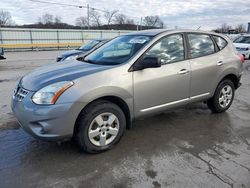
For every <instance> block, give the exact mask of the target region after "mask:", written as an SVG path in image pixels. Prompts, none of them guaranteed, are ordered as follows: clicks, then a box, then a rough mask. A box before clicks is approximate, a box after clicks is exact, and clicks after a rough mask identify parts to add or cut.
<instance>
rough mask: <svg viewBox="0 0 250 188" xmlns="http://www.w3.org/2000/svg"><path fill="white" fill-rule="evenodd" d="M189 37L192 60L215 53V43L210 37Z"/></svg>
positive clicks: (189, 35)
mask: <svg viewBox="0 0 250 188" xmlns="http://www.w3.org/2000/svg"><path fill="white" fill-rule="evenodd" d="M187 36H188V41H189V45H190V55H191V57H192V58H195V57H201V56H205V55H209V54H212V53H214V52H215V48H214V43H213V41H212V40H211V38H210V36H209V35H205V34H188V35H187Z"/></svg>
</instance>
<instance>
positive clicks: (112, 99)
mask: <svg viewBox="0 0 250 188" xmlns="http://www.w3.org/2000/svg"><path fill="white" fill-rule="evenodd" d="M100 100H106V101H109V102H112V103H114V104H116V105H117V106H119V107H120V108H121V109H122V111H123V113H124V115H125V118H126V128H127V129H130V128H132V121H131V117H130V110H129V108H128V105H127V104H126V103H125V102H124V101H123V100H122V99H121V98H119V97H115V96H105V97H100V98H98V99H95V100H93V101H91V102H90V103H88V104H87V105H86V106H85V107H84V108H83V109H82V110H84V109H85V108H86V107H87V106H89V105H90V104H92V103H94V102H97V101H100ZM79 115H80V114H79ZM77 120H78V117H77V119H76V122H77ZM76 132H77V123H75V128H74V134H75V133H76Z"/></svg>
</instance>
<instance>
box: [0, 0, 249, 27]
mask: <svg viewBox="0 0 250 188" xmlns="http://www.w3.org/2000/svg"><path fill="white" fill-rule="evenodd" d="M41 1H42V0H41ZM44 1H50V0H44ZM50 2H58V3H67V4H72V5H83V6H84V5H85V6H86V5H87V4H89V6H90V7H93V8H98V9H106V10H118V11H119V13H123V14H125V15H126V16H128V17H129V18H131V19H134V20H135V22H136V23H138V22H139V21H140V18H141V17H145V16H151V15H159V16H160V18H161V19H162V20H163V21H164V23H165V26H166V27H167V28H169V29H172V28H175V27H176V26H177V27H178V28H188V29H196V28H198V27H201V29H203V30H211V29H215V28H217V27H219V26H220V25H222V24H223V23H227V24H229V25H232V26H236V25H238V24H241V23H242V24H245V26H247V23H248V22H250V6H249V5H250V0H241V1H239V0H150V1H149V0H95V1H93V0H53V1H50ZM0 9H3V10H6V11H9V12H10V13H11V15H12V18H13V20H14V21H15V23H16V24H30V23H35V22H37V20H38V17H39V16H41V15H43V14H45V13H49V14H52V15H58V16H60V17H61V18H62V21H63V22H66V23H69V24H72V25H74V24H75V19H76V18H77V17H79V16H86V15H87V10H86V9H80V8H77V7H68V6H61V5H50V4H42V3H38V2H32V1H30V0H1V2H0Z"/></svg>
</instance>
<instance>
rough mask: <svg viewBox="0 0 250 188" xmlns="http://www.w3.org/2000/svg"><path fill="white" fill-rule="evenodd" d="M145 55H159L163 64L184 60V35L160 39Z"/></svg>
mask: <svg viewBox="0 0 250 188" xmlns="http://www.w3.org/2000/svg"><path fill="white" fill-rule="evenodd" d="M145 56H148V57H158V58H159V59H160V61H161V63H162V64H167V63H173V62H176V61H181V60H184V46H183V38H182V35H180V34H178V35H170V36H167V37H164V38H163V39H160V40H159V41H158V42H157V43H156V44H155V45H154V46H153V47H152V48H151V49H150V50H149V51H148V52H147V53H146V54H145Z"/></svg>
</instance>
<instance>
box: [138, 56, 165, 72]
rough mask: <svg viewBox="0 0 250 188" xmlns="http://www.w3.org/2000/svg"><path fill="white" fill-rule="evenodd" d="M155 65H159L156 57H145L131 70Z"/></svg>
mask: <svg viewBox="0 0 250 188" xmlns="http://www.w3.org/2000/svg"><path fill="white" fill-rule="evenodd" d="M157 67H161V62H160V61H159V59H158V57H145V58H143V59H142V60H141V61H140V62H138V63H136V64H135V65H134V67H133V71H137V70H142V69H147V68H157Z"/></svg>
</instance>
